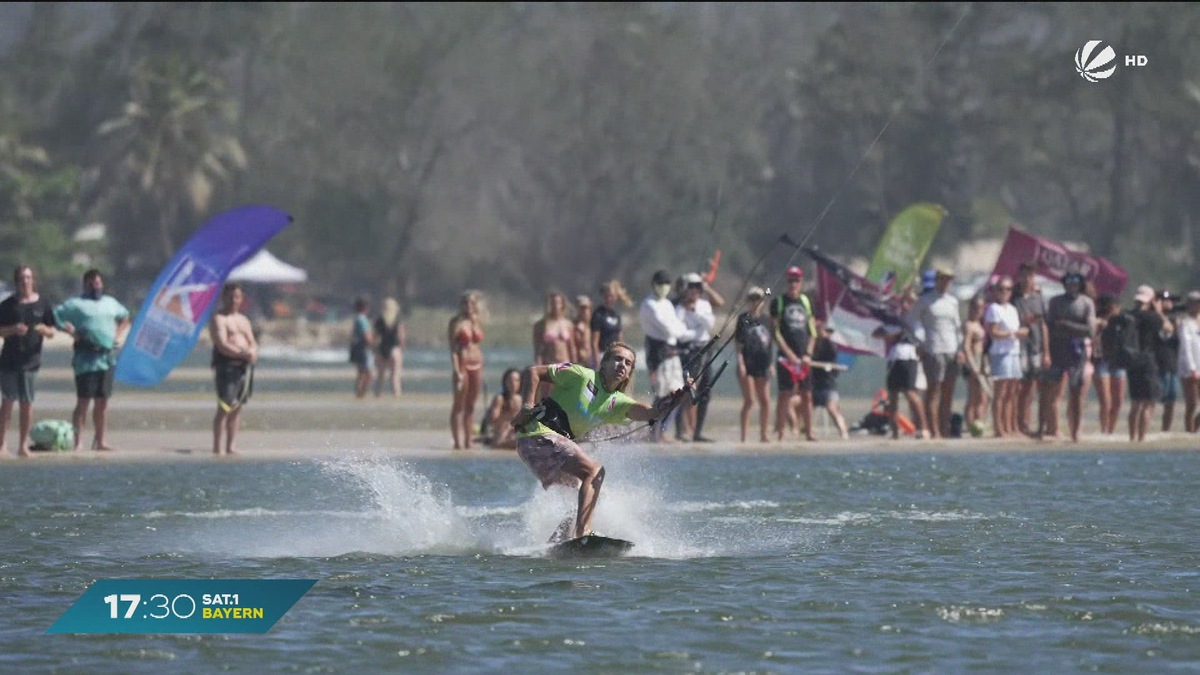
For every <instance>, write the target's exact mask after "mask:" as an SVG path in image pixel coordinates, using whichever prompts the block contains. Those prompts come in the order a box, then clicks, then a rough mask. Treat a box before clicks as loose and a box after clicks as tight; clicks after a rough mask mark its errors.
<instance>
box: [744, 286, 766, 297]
mask: <svg viewBox="0 0 1200 675" xmlns="http://www.w3.org/2000/svg"><path fill="white" fill-rule="evenodd" d="M766 296H767V293H766V291H764V290H763V289H762V287H761V286H751V287H750V290H749V291H747V292H746V297H748V298H765V297H766Z"/></svg>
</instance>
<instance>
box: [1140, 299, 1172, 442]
mask: <svg viewBox="0 0 1200 675" xmlns="http://www.w3.org/2000/svg"><path fill="white" fill-rule="evenodd" d="M1133 299H1134V300H1135V301H1136V302H1137V303H1138V309H1137V310H1136V311H1134V313H1133V317H1134V321H1135V325H1136V329H1135V332H1136V333H1137V340H1136V342H1137V351H1136V352H1135V353H1134V354H1132V355H1131V356H1132V358H1130V359H1129V401H1130V406H1129V440H1130V441H1139V442H1140V441H1144V440H1146V431H1147V430H1148V429H1149V427H1150V418H1151V417H1153V416H1154V405H1155V404H1156V403H1158V401H1159V399H1161V398H1162V381H1161V378H1159V376H1158V360H1157V359H1156V358H1155V356H1154V344H1155V341H1157V340H1158V339H1159V338H1165V337H1167V336H1169V335H1171V334H1173V333H1174V332H1175V326H1174V324H1173V323H1172V322H1171V320H1170V319H1169V318H1168V317H1167V315H1166V314H1164V313H1163V310H1162V301H1161V300H1159V299H1158V294H1157V293H1155V292H1154V289H1153V288H1152V287H1150V286H1147V285H1145V284H1143V285H1141V286H1138V289H1137V292H1136V293H1135V294H1134V296H1133ZM1131 342H1132V341H1131Z"/></svg>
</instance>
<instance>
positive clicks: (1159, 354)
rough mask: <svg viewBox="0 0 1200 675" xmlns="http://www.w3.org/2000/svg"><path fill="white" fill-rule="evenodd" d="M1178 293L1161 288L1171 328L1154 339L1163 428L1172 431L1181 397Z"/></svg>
mask: <svg viewBox="0 0 1200 675" xmlns="http://www.w3.org/2000/svg"><path fill="white" fill-rule="evenodd" d="M1175 298H1176V295H1175V294H1174V293H1172V292H1170V291H1168V290H1165V289H1163V290H1159V292H1158V300H1159V302H1160V303H1161V304H1162V314H1163V317H1165V318H1166V319H1167V321H1168V323H1169V324H1171V330H1170V331H1166V332H1160V333H1159V334H1158V336H1156V337H1155V339H1154V361H1155V365H1157V366H1158V379H1159V387H1160V388H1161V389H1162V399H1161V400H1162V404H1163V416H1162V430H1163V433H1167V432H1170V431H1171V422H1172V421H1173V420H1174V418H1175V401H1176V400H1178V399H1179V333H1178V331H1177V330H1175V326H1174V324H1175V322H1176V321H1177V318H1172V316H1171V315H1172V314H1174V313H1175Z"/></svg>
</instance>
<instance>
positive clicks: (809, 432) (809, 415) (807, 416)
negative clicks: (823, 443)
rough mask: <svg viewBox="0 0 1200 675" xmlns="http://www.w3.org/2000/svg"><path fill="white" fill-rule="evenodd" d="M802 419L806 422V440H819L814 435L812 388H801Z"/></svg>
mask: <svg viewBox="0 0 1200 675" xmlns="http://www.w3.org/2000/svg"><path fill="white" fill-rule="evenodd" d="M800 421H801V422H802V423H803V424H804V438H805V440H809V441H815V440H817V437H816V436H814V435H813V402H812V390H810V389H801V390H800Z"/></svg>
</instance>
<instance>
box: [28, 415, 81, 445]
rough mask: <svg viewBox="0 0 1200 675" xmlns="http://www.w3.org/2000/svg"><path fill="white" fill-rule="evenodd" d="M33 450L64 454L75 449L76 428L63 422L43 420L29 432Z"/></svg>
mask: <svg viewBox="0 0 1200 675" xmlns="http://www.w3.org/2000/svg"><path fill="white" fill-rule="evenodd" d="M29 443H30V445H31V446H32V447H31V448H30V449H32V450H51V451H54V452H64V451H67V450H71V449H73V448H74V447H75V427H74V426H72V425H71V423H70V422H65V421H63V420H42V421H41V422H38V423H37V424H35V425H33V428H32V429H30V430H29Z"/></svg>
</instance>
